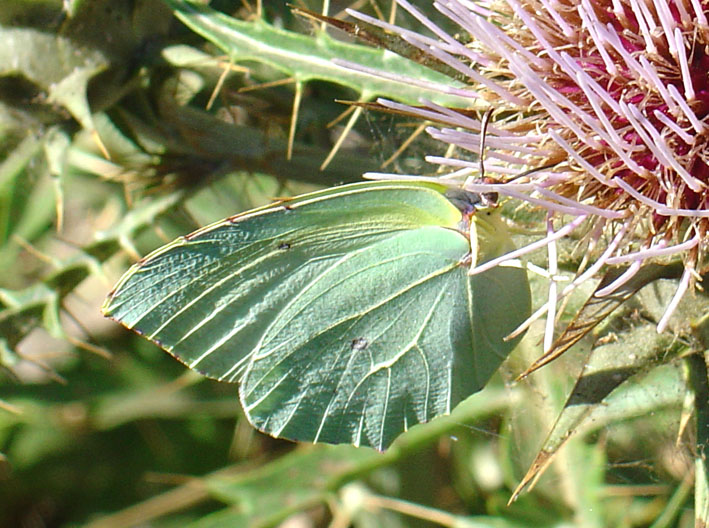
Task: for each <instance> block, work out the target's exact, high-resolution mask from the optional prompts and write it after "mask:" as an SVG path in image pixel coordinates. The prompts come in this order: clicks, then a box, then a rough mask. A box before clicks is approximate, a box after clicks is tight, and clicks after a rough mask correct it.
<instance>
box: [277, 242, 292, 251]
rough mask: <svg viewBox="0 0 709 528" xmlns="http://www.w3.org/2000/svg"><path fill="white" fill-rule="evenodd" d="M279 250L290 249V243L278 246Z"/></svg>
mask: <svg viewBox="0 0 709 528" xmlns="http://www.w3.org/2000/svg"><path fill="white" fill-rule="evenodd" d="M278 249H280V250H283V251H285V250H287V249H290V243H288V242H281V243H280V244H278Z"/></svg>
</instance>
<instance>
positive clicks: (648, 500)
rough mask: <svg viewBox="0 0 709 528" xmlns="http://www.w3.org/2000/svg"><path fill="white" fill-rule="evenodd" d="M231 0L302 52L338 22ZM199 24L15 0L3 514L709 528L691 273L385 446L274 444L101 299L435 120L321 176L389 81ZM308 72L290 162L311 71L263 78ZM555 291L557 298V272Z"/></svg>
mask: <svg viewBox="0 0 709 528" xmlns="http://www.w3.org/2000/svg"><path fill="white" fill-rule="evenodd" d="M171 5H172V6H173V7H174V6H179V5H180V3H179V2H172V3H171ZM372 5H373V3H372V4H370V5H368V6H361V8H362V9H369V10H371V12H375V11H376V10H374V9H373V8H372ZM212 7H213V8H215V9H218V10H220V11H222V12H223V13H225V14H227V15H230V16H234V17H236V18H237V19H239V20H244V21H247V22H248V21H251V23H252V24H255V25H256V24H264V23H267V24H270V26H269V27H277V28H280V29H281V30H283V31H288V32H290V33H292V35H291V34H289V38H291V37H293V38H297V39H299V40H298V42H300V43H301V44H302V45H304V46H308V45H314V44H315V42H316V39H318V38H322V37H318V35H319V31H321V30H320V29H317V28H313V27H312V26H311V25H310V24H309V23H308V22H305V21H303V20H301V19H297V18H295V17H294V16H293V15H292V14H291V12H290V9H289V8H288V7H287V5H286V4H285V3H284V2H281V1H280V0H272V1H270V2H265V3H264V6H263V20H264V21H265V22H262V21H258V20H257V19H255V16H256V13H255V10H254V8H253V7H247V6H246V5H245V4H243V3H241V2H237V1H228V0H220V1H215V2H213V3H212ZM306 7H308V8H310V9H313V10H316V11H317V10H319V9H320V7H321V6H320V5H319V3H313V4H312V5H310V4H309V5H306ZM343 7H347V5H345V4H342V5H332V6H331V9H330V13H331V14H334V13H337V12H338V10H339V9H341V8H343ZM376 7H377V8H380V9H388V6H384V5H377V6H376ZM183 19H184V16H183ZM400 22H401V23H404V24H406V23H410V21H407V20H405V19H402V20H400ZM248 27H250V26H248ZM253 27H256V26H253ZM201 35H202V36H199V35H197V34H195V33H193V32H192V31H191V30H190V29H188V28H187V27H186V26H185V25H183V24H182V23H181V22H180V21H178V20H177V19H176V18H175V17H174V16H173V13H172V10H171V7H170V5H168V4H166V3H162V2H158V1H155V0H133V1H128V0H125V1H124V0H118V1H115V0H73V1H60V0H33V1H28V0H5V1H4V2H3V6H2V9H0V38H1V39H2V43H3V45H2V46H1V47H0V48H1V49H0V270H2V275H1V276H0V453H1V454H0V526H8V527H11V526H12V527H14V526H22V527H44V526H78V525H88V526H94V527H118V526H137V525H140V526H164V527H169V526H188V525H194V526H200V527H206V526H277V525H279V523H282V522H283V521H285V520H286V519H287V520H288V521H289V522H290V524H289V525H288V526H303V527H310V526H328V525H330V526H332V527H334V528H337V527H344V526H349V525H352V526H356V527H377V526H386V527H397V526H401V527H404V526H414V527H416V526H436V525H443V526H461V527H462V526H466V527H525V526H570V525H574V526H589V527H595V526H598V527H605V526H609V527H623V526H627V527H631V526H653V527H657V528H659V527H661V526H694V523H695V515H696V517H697V519H699V520H702V519H703V520H705V521H706V519H707V516H709V506H708V505H709V499H708V498H707V497H708V493H709V492H708V489H709V486H708V485H707V476H706V462H705V453H706V449H707V445H709V431H708V430H707V429H708V428H709V425H708V424H709V418H707V416H708V415H709V403H708V402H707V399H708V397H707V394H709V393H708V392H707V390H706V384H707V376H706V353H705V352H704V349H706V348H707V343H706V335H707V331H706V328H707V323H706V321H704V319H703V318H702V317H703V314H705V313H706V312H707V310H706V299H705V298H704V296H699V295H698V296H696V297H695V298H691V299H688V300H686V302H683V304H682V305H681V306H680V309H679V311H678V316H677V317H676V324H675V326H674V327H673V330H674V334H673V337H667V336H657V335H656V333H655V330H654V324H655V323H656V321H657V319H658V318H659V317H660V314H661V313H662V309H663V307H664V306H665V305H666V304H667V302H668V299H669V298H670V297H671V295H672V293H673V292H674V284H673V280H675V279H674V277H675V275H673V273H672V269H671V268H668V270H665V271H664V272H663V273H662V274H660V275H661V277H662V278H659V277H658V276H655V275H652V276H651V277H647V281H646V283H643V284H641V285H639V286H638V288H637V289H638V290H639V291H640V293H639V294H637V295H635V291H633V292H632V294H633V295H629V296H628V299H630V300H627V299H623V300H624V301H627V302H625V303H624V304H623V305H622V307H621V308H620V309H618V310H616V311H615V312H613V314H612V315H610V316H609V317H607V318H606V319H605V320H604V322H603V323H602V324H601V325H600V326H599V327H598V328H597V329H596V330H595V331H594V332H593V333H592V334H589V335H587V336H586V337H584V338H583V339H581V340H580V341H579V343H577V344H576V345H575V346H574V347H573V348H572V349H571V350H570V351H569V352H568V353H567V354H565V355H564V356H563V357H562V358H561V359H559V360H557V361H556V362H554V363H552V364H550V365H548V366H547V367H544V368H543V369H541V370H540V371H538V372H536V373H535V374H533V375H532V376H530V377H529V378H527V379H526V380H525V381H524V382H521V383H517V384H513V385H511V384H509V382H508V380H510V379H512V378H513V377H514V376H515V375H517V374H519V373H520V372H522V371H523V370H524V369H525V368H526V367H527V366H528V365H529V364H530V363H531V362H532V361H533V360H534V359H535V358H536V357H537V356H538V354H539V341H540V332H541V330H540V329H538V328H536V327H533V328H532V330H531V331H530V332H529V333H528V335H527V336H526V338H525V340H524V341H523V344H522V345H521V346H520V347H519V348H518V350H517V351H516V353H515V354H513V357H511V358H510V360H508V361H507V362H506V364H505V366H504V367H503V369H502V372H501V373H500V375H497V376H496V377H495V379H494V380H493V382H492V383H491V384H490V385H489V387H487V388H486V389H485V390H484V391H483V392H481V393H480V394H478V395H475V396H473V397H472V398H471V399H469V400H468V401H466V402H465V403H464V404H462V405H461V406H460V407H459V408H458V409H456V410H455V412H454V413H453V414H452V415H451V416H449V417H444V418H441V419H438V420H435V421H434V422H432V423H431V424H428V425H426V426H420V427H415V428H413V429H412V430H411V431H410V432H408V433H407V434H405V435H404V436H403V437H401V438H400V439H399V440H398V441H397V442H396V443H395V444H394V446H393V447H392V448H391V449H390V450H388V451H387V452H386V453H384V454H378V453H375V452H373V451H371V450H367V449H359V450H358V449H355V448H353V447H349V446H340V447H336V448H333V447H328V446H305V445H304V446H294V445H292V444H289V443H286V442H281V441H277V440H274V439H271V438H268V437H265V436H262V435H259V434H257V433H255V432H254V431H253V430H252V429H251V428H250V426H249V425H248V424H247V423H246V422H245V420H243V419H242V417H241V411H240V409H239V407H238V404H237V398H236V394H235V391H236V388H235V386H232V385H228V384H218V383H214V382H211V381H208V380H204V379H201V378H199V377H198V376H195V375H193V374H192V373H190V372H187V371H186V370H185V369H184V367H183V366H182V365H180V364H178V363H177V362H176V361H174V360H173V359H172V358H171V357H170V356H168V355H167V354H165V353H164V352H162V351H161V350H159V349H157V348H155V347H154V346H152V345H151V344H149V343H147V342H146V341H144V340H142V339H140V338H138V337H137V336H134V335H131V334H130V333H129V332H126V331H124V330H123V329H121V328H119V327H118V325H115V324H113V323H110V322H108V321H104V320H102V319H101V317H100V314H99V307H100V305H101V303H102V301H103V298H104V296H105V295H106V293H107V292H108V290H109V289H110V287H111V285H112V284H113V283H114V282H115V280H116V279H117V278H118V276H119V275H120V274H121V273H122V272H123V271H124V270H125V269H126V267H127V266H128V265H129V264H130V263H131V262H132V261H133V260H135V259H137V258H138V257H139V256H140V255H144V254H145V253H147V252H148V251H150V250H152V249H153V248H155V247H157V246H159V245H161V244H163V243H165V242H167V241H169V240H170V239H172V238H174V237H175V236H178V235H180V234H184V233H187V232H189V231H191V230H192V229H194V228H196V227H198V226H201V225H204V224H206V223H209V222H212V221H215V220H218V219H220V218H222V217H225V216H228V215H232V214H234V213H236V212H238V211H242V210H244V209H248V208H250V207H253V206H256V205H260V204H263V203H267V202H268V201H269V200H271V199H272V198H273V197H277V196H284V195H289V194H294V193H299V192H303V191H306V190H309V189H312V188H314V187H315V186H323V185H332V184H336V183H340V182H347V181H355V180H358V179H359V178H360V175H361V174H362V173H363V172H366V171H367V170H372V169H376V168H378V167H379V165H380V163H381V162H382V161H383V160H384V159H386V158H387V157H388V156H389V155H390V154H391V153H392V152H393V150H394V149H395V148H396V146H398V145H396V142H397V141H398V142H399V143H400V142H401V141H403V138H405V133H402V132H401V131H400V130H402V129H403V130H413V127H410V125H411V123H407V122H405V121H402V122H398V121H393V120H392V119H391V118H390V117H381V116H376V115H368V116H367V119H362V120H360V122H358V123H357V124H356V125H355V128H354V131H353V132H352V133H351V134H350V135H349V136H348V139H347V141H346V142H345V144H344V146H343V147H342V149H340V151H339V152H338V154H337V155H336V156H335V157H334V159H333V161H332V162H331V163H330V165H329V166H328V168H327V170H325V171H320V170H319V167H320V165H321V164H322V162H323V161H324V160H325V158H326V157H327V155H328V152H329V151H330V149H331V147H332V145H333V143H334V142H335V141H336V137H337V135H338V134H337V133H335V132H333V129H332V128H328V123H330V122H331V121H333V120H334V119H335V118H336V117H337V116H338V115H339V114H340V113H341V112H342V111H343V110H345V107H344V106H343V105H341V104H338V103H335V102H334V101H335V99H346V100H358V99H361V98H362V97H363V96H365V95H367V96H368V97H370V96H372V90H371V86H368V85H366V84H362V83H360V84H357V82H354V81H353V80H352V79H351V78H345V77H342V78H337V77H335V78H332V77H327V76H325V75H324V74H314V73H313V71H311V70H310V69H309V63H308V58H307V57H306V56H304V57H303V61H302V62H301V63H298V64H294V63H293V64H285V65H282V66H283V67H279V65H278V64H274V63H273V62H272V61H260V60H259V57H258V56H253V55H250V56H248V57H242V56H241V55H240V53H241V52H240V51H239V50H238V49H236V50H235V49H232V48H229V49H228V55H229V56H228V57H224V56H223V55H222V54H223V53H224V52H225V50H224V49H223V48H224V46H222V49H219V48H218V47H217V46H218V44H219V42H217V41H216V39H215V40H214V41H213V42H211V43H210V42H208V41H205V39H204V38H203V37H205V36H206V37H207V39H208V40H210V39H209V35H205V33H204V32H202V33H201ZM338 46H339V45H333V46H331V48H332V49H333V50H337V49H340V48H339V47H338ZM227 47H228V46H227ZM363 53H365V54H366V53H370V54H371V52H369V51H367V52H363ZM276 55H278V54H277V53H276ZM241 58H243V59H244V60H243V61H242V60H241ZM372 60H374V59H372ZM285 66H287V67H288V68H290V69H288V68H285ZM413 67H414V69H415V67H416V65H414V66H413ZM229 68H230V69H232V70H233V71H231V72H230V73H229V75H228V76H226V77H225V78H224V82H223V85H221V86H220V88H219V89H218V90H217V91H216V92H215V88H216V87H218V86H219V85H220V84H221V81H220V79H221V78H222V74H223V73H224V71H225V69H229ZM285 76H293V77H295V78H296V79H297V80H298V82H299V83H300V89H301V90H302V102H301V105H300V112H299V115H298V118H297V127H296V128H295V136H294V139H295V143H294V147H293V156H292V159H291V160H290V161H289V160H287V159H286V155H285V153H286V150H287V144H288V136H289V130H290V123H291V117H292V103H293V96H294V86H296V85H297V84H296V85H294V84H293V83H290V84H288V83H276V85H273V86H270V87H268V88H262V89H253V88H255V87H257V86H258V85H259V84H261V83H272V82H274V81H279V80H282V79H283V78H284V77H285ZM244 88H248V89H249V91H243V89H244ZM390 91H392V92H395V90H394V89H392V90H390ZM382 92H383V94H384V95H387V96H389V97H396V93H386V92H387V90H385V89H380V90H378V92H377V93H382ZM214 93H217V95H216V97H214V98H213V97H212V95H213V94H214ZM212 99H213V101H212ZM210 101H212V104H211V106H210V105H209V103H210ZM208 107H209V109H207V108H208ZM399 125H401V127H399ZM340 126H341V125H340ZM372 132H374V134H373V133H372ZM392 138H394V139H393V141H394V144H393V145H392V144H389V143H387V142H389V141H392ZM435 148H440V147H436V146H435V145H432V144H431V143H430V142H427V141H426V140H422V142H420V143H418V146H414V147H412V148H411V149H409V150H407V151H406V154H405V155H404V156H402V157H400V158H399V159H398V160H397V164H398V168H399V169H401V170H405V171H407V172H410V171H413V170H420V171H424V170H425V167H424V166H423V164H422V161H421V160H422V155H421V152H426V153H433V152H434V151H433V150H431V149H435ZM517 221H518V222H519V223H521V224H525V223H527V224H528V225H529V226H530V227H534V224H533V218H520V217H518V218H517ZM569 259H570V260H573V258H572V257H569ZM570 267H571V266H570ZM640 286H643V288H642V289H640ZM533 287H534V288H535V296H536V299H537V304H538V303H539V302H542V301H541V300H542V299H544V298H545V294H544V291H543V290H544V288H545V283H544V281H543V280H540V279H535V280H534V282H533ZM590 293H591V291H590V290H589V289H586V290H585V291H581V292H579V295H578V296H576V297H574V298H572V299H571V300H570V302H569V306H568V307H567V308H568V310H567V313H577V312H579V311H580V310H581V309H582V307H583V306H584V302H585V300H586V298H587V297H588V296H589V295H590ZM618 304H620V303H618ZM690 323H691V324H690ZM702 365H704V367H703V370H702ZM505 380H507V382H506V381H505ZM562 445H563V446H564V447H563V448H562V449H561V450H560V451H559V452H558V454H556V456H555V457H554V458H553V459H554V462H553V464H552V465H551V467H550V469H549V470H548V471H547V472H546V473H545V474H544V476H543V477H542V478H541V479H540V481H539V482H538V483H537V485H536V487H535V488H534V489H533V490H532V491H531V492H529V493H525V494H522V495H521V496H520V498H519V499H518V500H517V501H516V502H515V503H513V504H512V505H511V506H507V501H508V499H509V498H510V495H511V494H512V492H513V490H514V489H515V487H516V486H517V485H518V484H519V482H520V479H521V478H522V477H523V475H524V474H525V472H526V471H527V469H528V468H529V467H530V465H531V464H532V462H533V461H534V460H535V457H536V458H537V462H538V463H543V462H544V461H545V460H546V459H545V458H544V456H545V455H547V457H546V458H549V457H553V455H554V454H555V453H556V450H557V449H558V448H559V447H560V446H562ZM542 448H543V450H542V451H541V454H540V449H542ZM540 456H541V458H539V457H540ZM695 470H696V471H697V473H696V474H695ZM693 487H695V488H696V489H694V490H693ZM693 491H694V493H693ZM693 498H694V502H693ZM695 503H696V504H695Z"/></svg>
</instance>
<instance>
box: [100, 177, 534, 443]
mask: <svg viewBox="0 0 709 528" xmlns="http://www.w3.org/2000/svg"><path fill="white" fill-rule="evenodd" d="M446 193H447V189H446V187H444V186H442V185H439V184H436V183H429V182H421V181H380V182H364V183H356V184H351V185H344V186H341V187H335V188H331V189H327V190H322V191H317V192H313V193H309V194H305V195H302V196H298V197H295V198H292V199H288V200H282V201H279V202H276V203H274V204H272V205H268V206H265V207H261V208H258V209H254V210H251V211H247V212H244V213H241V214H238V215H236V216H233V217H230V218H227V219H225V220H222V221H220V222H217V223H215V224H212V225H209V226H207V227H204V228H202V229H199V230H198V231H195V232H194V233H192V234H189V235H186V236H184V237H180V238H178V239H177V240H175V241H174V242H172V243H170V244H167V245H166V246H164V247H162V248H160V249H158V250H156V251H154V252H153V253H151V254H150V255H148V256H147V257H145V258H143V259H141V260H140V261H139V262H137V263H136V264H135V265H134V266H133V267H132V268H130V269H129V270H128V271H127V272H126V273H125V275H124V276H123V277H122V278H121V279H120V281H119V282H118V284H117V285H116V287H115V288H114V290H113V291H112V292H111V293H110V294H109V296H108V298H107V299H106V302H105V304H104V306H103V312H104V314H105V315H106V316H108V317H110V318H112V319H114V320H116V321H118V322H119V323H121V324H122V325H124V326H125V327H127V328H129V329H131V330H134V331H135V332H137V333H139V334H141V335H143V336H144V337H146V338H148V339H149V340H151V341H153V342H154V343H156V344H158V345H159V346H161V347H162V348H163V349H165V350H166V351H167V352H169V353H170V354H172V355H173V356H174V357H176V358H177V359H179V360H180V361H181V362H183V363H184V364H185V365H187V366H188V367H189V368H191V369H194V370H196V371H198V372H200V373H202V374H204V375H205V376H208V377H210V378H214V379H217V380H222V381H227V382H238V383H239V398H240V400H241V403H242V405H243V408H244V411H245V413H246V416H247V418H248V419H249V421H250V422H251V423H252V424H253V425H254V426H255V427H256V428H258V429H259V430H261V431H263V432H266V433H268V434H270V435H273V436H276V437H282V438H288V439H292V440H298V441H312V442H326V443H351V444H354V445H358V446H371V447H374V448H376V449H379V450H383V449H385V448H386V447H388V446H389V445H390V444H391V442H392V441H393V440H394V439H395V438H396V437H397V436H398V435H400V434H401V433H402V432H404V431H406V430H407V429H409V428H410V427H412V426H414V425H416V424H419V423H424V422H427V421H429V420H431V419H432V418H434V417H436V416H438V415H441V414H447V413H449V412H450V411H451V410H452V409H453V408H454V407H455V406H456V405H457V404H458V403H459V402H461V401H462V400H464V399H465V398H467V397H468V396H470V395H471V394H472V393H474V392H476V391H478V390H480V389H481V388H482V387H483V386H484V385H485V383H486V382H487V381H488V380H489V378H490V377H491V376H492V374H493V373H494V372H495V371H496V370H497V368H498V367H499V365H500V363H501V362H502V361H503V360H504V359H505V358H506V357H507V355H508V354H509V353H510V352H511V350H512V349H513V348H514V346H515V345H516V343H517V342H518V340H519V337H518V338H516V339H513V340H509V341H506V340H505V337H506V336H507V335H508V334H510V333H511V332H512V331H513V330H515V328H516V327H517V326H519V325H520V324H521V323H522V322H523V321H524V320H525V319H526V318H527V317H528V316H529V313H530V303H531V301H530V291H529V284H528V281H527V276H526V271H525V270H524V269H522V268H520V267H512V266H497V267H495V268H492V269H490V270H487V271H485V272H483V273H480V274H476V275H469V274H468V270H469V268H470V267H471V266H474V265H476V264H479V263H481V262H484V261H486V260H489V259H492V258H495V257H497V256H499V255H501V254H504V253H506V252H508V251H510V250H511V249H513V246H512V241H511V239H510V236H509V234H508V232H507V229H506V225H505V222H504V221H503V220H502V218H501V217H500V214H499V210H498V209H496V208H494V207H480V200H479V197H478V196H477V195H474V194H472V193H467V194H466V193H465V192H464V191H454V192H450V191H448V195H447V194H446Z"/></svg>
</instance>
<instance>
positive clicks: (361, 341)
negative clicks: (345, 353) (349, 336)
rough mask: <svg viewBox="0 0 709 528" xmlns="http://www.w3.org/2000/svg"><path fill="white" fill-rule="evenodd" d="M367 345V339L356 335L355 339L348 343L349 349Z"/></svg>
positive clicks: (359, 348) (363, 347) (361, 347)
mask: <svg viewBox="0 0 709 528" xmlns="http://www.w3.org/2000/svg"><path fill="white" fill-rule="evenodd" d="M368 346H369V341H367V340H366V339H365V338H364V337H358V338H357V339H353V340H352V342H351V343H350V349H352V350H364V349H365V348H367V347H368Z"/></svg>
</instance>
